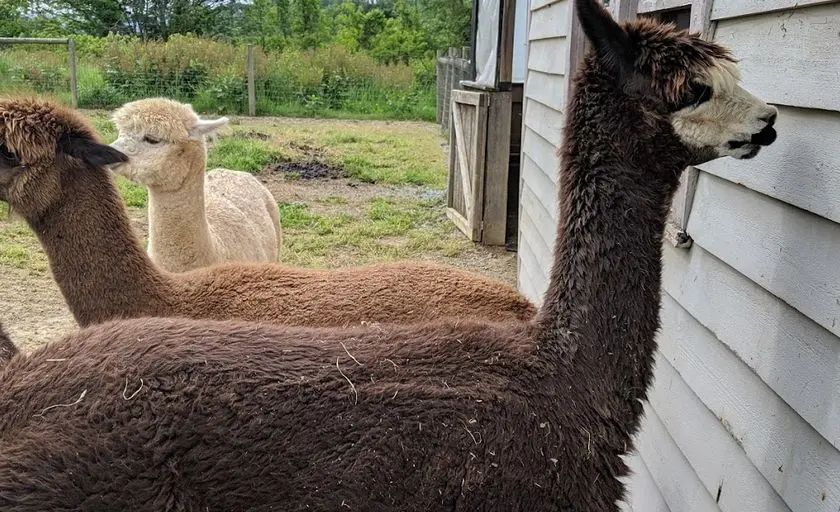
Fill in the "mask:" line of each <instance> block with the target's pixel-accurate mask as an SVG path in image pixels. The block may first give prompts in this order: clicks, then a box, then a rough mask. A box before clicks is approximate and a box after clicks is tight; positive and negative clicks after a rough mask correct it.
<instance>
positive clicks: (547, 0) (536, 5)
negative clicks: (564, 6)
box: [531, 0, 569, 11]
mask: <svg viewBox="0 0 840 512" xmlns="http://www.w3.org/2000/svg"><path fill="white" fill-rule="evenodd" d="M568 1H569V0H531V10H532V11H536V10H537V9H542V8H544V7H550V6H552V5H554V4H557V3H568Z"/></svg>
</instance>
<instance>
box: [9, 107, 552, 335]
mask: <svg viewBox="0 0 840 512" xmlns="http://www.w3.org/2000/svg"><path fill="white" fill-rule="evenodd" d="M0 142H2V144H3V145H2V152H0V199H5V200H6V201H8V202H9V204H11V205H12V207H13V208H14V209H15V210H16V211H17V212H18V213H19V214H21V215H22V216H23V217H24V218H25V219H26V220H27V222H28V223H29V225H30V227H31V228H32V229H33V230H34V231H35V233H36V234H37V235H38V238H39V239H40V241H41V244H42V245H43V247H44V249H45V250H46V252H47V256H48V257H49V261H50V267H51V269H52V272H53V275H54V276H55V279H56V282H57V283H58V285H59V287H60V289H61V291H62V293H63V294H64V298H65V300H66V301H67V304H68V306H69V307H70V310H71V311H72V313H73V315H74V316H75V318H76V320H77V321H78V322H79V324H80V325H82V326H88V325H91V324H95V323H99V322H103V321H106V320H111V319H119V318H134V317H140V316H181V317H189V318H211V319H242V320H265V321H270V322H277V323H283V324H294V325H310V326H342V325H347V324H358V323H359V322H362V321H368V322H386V321H388V322H410V321H419V320H431V319H435V318H439V317H441V316H457V317H469V316H478V317H483V318H488V319H491V320H500V321H501V320H514V319H528V318H531V317H532V316H533V315H534V314H535V312H536V309H535V308H534V306H533V305H532V304H531V303H530V302H529V301H528V300H527V299H526V298H525V297H523V296H522V295H521V294H519V293H518V292H517V291H516V289H515V288H513V287H512V286H510V285H507V284H505V283H502V282H499V281H497V280H494V279H490V278H487V277H484V276H480V275H477V274H473V273H470V272H467V271H464V270H460V269H456V268H452V267H447V266H443V265H438V264H434V263H429V262H411V261H404V262H395V263H383V264H378V265H371V266H367V267H361V268H352V269H342V270H320V269H306V268H295V267H288V266H284V265H280V264H276V263H226V264H220V265H217V266H211V267H206V268H200V269H196V270H194V271H190V272H187V273H180V274H172V273H167V272H165V271H163V270H162V269H159V268H157V267H156V266H155V265H154V264H153V263H152V262H151V260H150V259H149V257H148V255H147V254H146V252H145V251H144V250H143V248H142V246H141V245H140V241H139V240H138V239H137V237H136V236H135V234H134V232H133V231H132V228H131V225H130V223H129V220H128V215H127V213H126V211H125V207H124V205H123V203H122V201H121V199H120V197H119V195H118V194H117V191H116V188H115V187H114V184H113V182H112V180H111V176H110V173H109V172H108V171H107V170H105V168H104V167H103V166H105V165H108V164H112V163H114V162H119V161H123V160H124V159H125V156H124V155H123V154H122V153H120V152H119V151H117V150H116V149H113V148H110V147H108V146H104V145H102V144H100V143H99V142H98V141H97V140H96V136H95V135H94V132H93V130H92V129H91V128H90V127H89V125H88V124H87V122H86V121H85V120H84V119H83V118H82V117H81V116H79V115H78V114H77V113H75V112H73V111H70V110H68V109H65V108H62V107H60V106H57V105H54V104H51V103H48V102H45V101H39V100H37V99H17V100H2V101H0Z"/></svg>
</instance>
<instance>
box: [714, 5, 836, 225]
mask: <svg viewBox="0 0 840 512" xmlns="http://www.w3.org/2000/svg"><path fill="white" fill-rule="evenodd" d="M837 9H840V4H838V5H837ZM838 26H839V27H840V25H838ZM838 32H840V29H838ZM838 39H840V35H838ZM837 77H838V78H837V80H840V70H837ZM776 126H777V127H778V131H779V138H778V139H777V140H776V142H775V143H773V145H772V146H769V147H767V148H764V149H762V150H761V153H759V155H758V156H757V157H755V158H753V159H751V160H742V161H740V162H733V161H732V159H730V158H719V159H717V160H713V161H711V162H709V163H707V164H704V165H701V166H700V168H701V169H702V170H704V171H707V172H710V173H712V174H715V175H716V176H720V177H722V178H726V179H728V180H729V181H732V182H735V183H740V184H742V185H744V186H746V187H749V188H751V189H753V190H757V191H759V192H761V193H762V194H765V195H768V196H770V197H775V198H776V199H781V200H782V201H785V202H787V203H790V204H792V205H794V206H798V207H799V208H803V209H805V210H808V211H810V212H813V213H816V214H817V215H820V216H822V217H825V218H827V219H831V220H833V221H835V222H840V151H838V146H840V112H832V111H824V110H814V109H803V108H792V107H780V108H779V120H778V122H777V124H776Z"/></svg>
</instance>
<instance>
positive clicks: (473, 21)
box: [470, 0, 478, 80]
mask: <svg viewBox="0 0 840 512" xmlns="http://www.w3.org/2000/svg"><path fill="white" fill-rule="evenodd" d="M477 34H478V0H473V2H472V18H470V80H475V38H476V35H477Z"/></svg>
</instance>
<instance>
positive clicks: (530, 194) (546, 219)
mask: <svg viewBox="0 0 840 512" xmlns="http://www.w3.org/2000/svg"><path fill="white" fill-rule="evenodd" d="M521 190H522V194H521V195H520V197H521V198H522V203H523V204H524V205H527V208H526V211H527V212H528V214H529V215H530V217H531V220H532V221H534V227H536V228H537V233H539V235H540V237H541V238H542V240H543V242H544V243H545V246H546V247H549V248H551V247H554V239H555V238H556V232H557V221H556V220H555V219H554V218H552V217H551V214H550V213H549V212H548V210H546V207H545V206H544V205H543V204H542V202H541V201H540V200H539V198H538V197H537V195H536V193H535V192H534V191H533V190H531V186H530V185H529V184H528V182H527V181H523V182H522V189H521Z"/></svg>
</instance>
